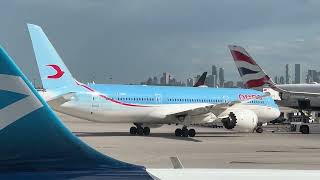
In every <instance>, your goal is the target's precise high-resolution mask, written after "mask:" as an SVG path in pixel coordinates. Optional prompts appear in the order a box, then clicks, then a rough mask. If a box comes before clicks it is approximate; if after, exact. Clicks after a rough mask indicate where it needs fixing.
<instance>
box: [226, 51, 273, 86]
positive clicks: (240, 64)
mask: <svg viewBox="0 0 320 180" xmlns="http://www.w3.org/2000/svg"><path fill="white" fill-rule="evenodd" d="M228 47H229V50H230V52H231V55H232V57H233V59H234V62H235V64H236V66H237V68H238V71H239V74H240V76H241V79H242V80H243V83H244V85H245V87H246V88H250V89H255V88H259V87H262V86H264V85H268V86H270V87H276V84H275V83H274V82H273V81H272V80H271V78H270V77H269V76H268V75H267V74H266V73H265V72H264V71H263V69H262V68H261V67H260V66H259V65H258V64H257V63H256V62H255V61H254V60H253V58H252V57H251V56H250V55H249V53H248V52H247V51H246V50H245V49H244V48H243V47H241V46H235V45H229V46H228Z"/></svg>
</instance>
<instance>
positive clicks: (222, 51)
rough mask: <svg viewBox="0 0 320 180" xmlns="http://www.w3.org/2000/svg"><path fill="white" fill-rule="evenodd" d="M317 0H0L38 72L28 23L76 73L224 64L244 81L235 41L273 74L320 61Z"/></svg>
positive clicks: (13, 47)
mask: <svg viewBox="0 0 320 180" xmlns="http://www.w3.org/2000/svg"><path fill="white" fill-rule="evenodd" d="M319 7H320V1H318V0H280V1H279V0H268V1H252V0H223V1H221V0H54V1H52V0H1V1H0V21H1V26H0V44H1V45H2V46H4V47H5V48H6V50H7V51H8V52H9V53H10V55H11V56H12V57H13V58H14V59H15V61H16V63H17V64H18V65H19V66H20V67H21V69H22V70H23V71H24V72H25V74H27V76H28V77H29V78H30V79H34V78H36V79H39V77H38V72H37V68H36V67H35V66H36V64H35V57H34V54H33V50H32V46H31V41H30V37H29V35H28V32H27V27H26V23H33V24H37V25H40V26H42V28H43V29H44V31H45V32H46V34H47V35H48V37H49V39H50V40H51V42H52V43H53V44H54V46H55V47H56V49H57V51H58V52H59V54H60V55H61V57H62V58H63V60H64V61H65V64H66V65H67V66H68V67H69V69H70V70H71V72H72V73H73V75H74V77H76V78H77V79H78V80H81V81H83V82H86V81H91V80H92V77H93V76H95V77H96V81H97V82H108V77H110V76H111V75H112V77H113V82H116V83H135V82H140V81H142V80H146V79H147V77H149V76H153V75H160V74H161V73H162V72H165V71H166V72H171V73H172V74H173V75H174V76H175V77H177V78H178V79H181V80H184V79H185V78H187V77H189V76H194V75H196V74H200V73H201V72H203V71H209V72H210V66H211V65H213V64H215V65H217V66H219V67H224V68H225V71H226V79H231V80H238V79H239V78H238V74H237V72H236V69H235V65H234V64H233V61H232V59H231V56H230V54H229V52H228V49H227V45H228V44H237V45H242V46H244V47H245V48H247V49H248V51H249V52H250V53H251V55H252V56H253V57H254V58H255V59H256V60H257V61H258V62H259V63H260V64H261V65H262V66H263V68H264V69H265V70H266V71H267V72H268V73H269V74H271V75H272V76H273V75H282V74H284V72H283V69H284V65H285V64H287V63H289V64H294V63H301V64H303V66H304V68H305V69H306V68H313V69H318V70H319V67H320V61H319V60H320V11H319Z"/></svg>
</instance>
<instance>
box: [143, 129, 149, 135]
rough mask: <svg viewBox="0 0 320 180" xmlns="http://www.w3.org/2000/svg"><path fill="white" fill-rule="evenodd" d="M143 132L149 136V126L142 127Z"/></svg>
mask: <svg viewBox="0 0 320 180" xmlns="http://www.w3.org/2000/svg"><path fill="white" fill-rule="evenodd" d="M143 134H144V135H145V136H149V134H150V128H149V127H144V128H143Z"/></svg>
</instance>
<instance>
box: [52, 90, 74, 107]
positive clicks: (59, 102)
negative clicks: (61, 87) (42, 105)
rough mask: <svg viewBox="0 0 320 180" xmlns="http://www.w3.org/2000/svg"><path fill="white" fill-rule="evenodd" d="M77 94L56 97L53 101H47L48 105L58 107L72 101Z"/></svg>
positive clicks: (71, 93) (70, 93)
mask: <svg viewBox="0 0 320 180" xmlns="http://www.w3.org/2000/svg"><path fill="white" fill-rule="evenodd" d="M74 94H75V92H69V93H65V94H62V95H59V96H56V97H54V98H52V99H49V100H47V103H48V104H49V105H50V106H51V107H58V106H60V105H62V104H64V103H66V102H68V101H71V98H72V97H73V96H74Z"/></svg>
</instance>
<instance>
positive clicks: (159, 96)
mask: <svg viewBox="0 0 320 180" xmlns="http://www.w3.org/2000/svg"><path fill="white" fill-rule="evenodd" d="M155 101H156V103H157V104H161V103H162V96H161V94H155Z"/></svg>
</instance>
